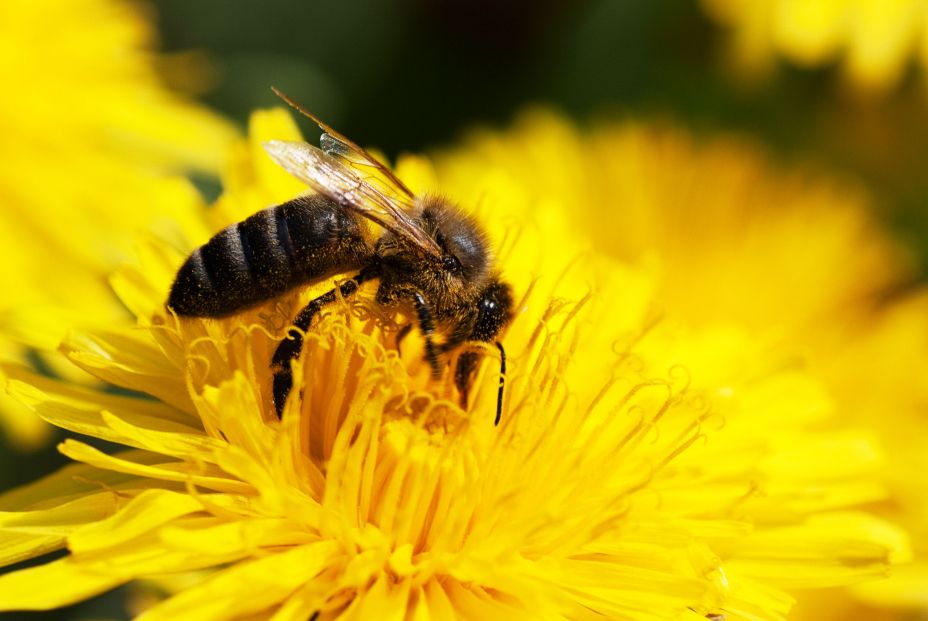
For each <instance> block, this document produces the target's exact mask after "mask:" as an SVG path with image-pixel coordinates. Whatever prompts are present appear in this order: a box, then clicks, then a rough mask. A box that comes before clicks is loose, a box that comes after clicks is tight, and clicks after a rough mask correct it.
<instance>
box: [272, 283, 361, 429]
mask: <svg viewBox="0 0 928 621" xmlns="http://www.w3.org/2000/svg"><path fill="white" fill-rule="evenodd" d="M377 275H378V274H377V273H376V272H375V271H374V270H362V271H361V273H359V274H358V275H357V276H354V277H352V278H351V279H350V280H346V281H345V282H344V283H342V284H341V286H340V287H338V289H332V290H330V291H328V292H326V293H324V294H322V295H320V296H319V297H318V298H315V299H313V300H311V301H310V302H309V304H307V305H306V306H305V307H303V310H301V311H300V314H299V315H297V316H296V319H294V320H293V326H292V327H291V328H290V329H289V330H288V331H287V335H286V337H284V340H282V341H281V342H280V343H279V344H278V345H277V349H276V350H275V351H274V357H273V358H272V359H271V370H272V371H273V372H274V390H273V394H274V409H275V410H277V417H278V418H280V417H281V415H282V413H283V411H284V404H285V403H286V402H287V395H289V394H290V389H291V388H292V387H293V369H292V368H291V365H290V363H291V362H292V361H293V359H294V358H296V357H297V356H299V355H300V351H301V350H302V349H303V333H305V332H306V331H307V330H309V326H310V324H311V323H312V321H313V317H315V316H316V313H318V312H319V311H320V310H321V309H322V307H324V306H325V305H327V304H331V303H332V302H334V301H335V300H336V299H337V296H336V291H337V292H338V293H339V294H341V296H342V297H343V298H347V297H348V296H350V295H351V294H353V293H354V292H355V291H357V290H358V287H359V286H360V285H361V283H363V282H365V281H367V280H370V279H372V278H376V277H377Z"/></svg>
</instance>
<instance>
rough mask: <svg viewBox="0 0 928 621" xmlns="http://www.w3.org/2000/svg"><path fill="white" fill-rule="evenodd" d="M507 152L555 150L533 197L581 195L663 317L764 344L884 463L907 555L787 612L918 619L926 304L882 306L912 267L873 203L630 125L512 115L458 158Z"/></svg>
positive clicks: (596, 232)
mask: <svg viewBox="0 0 928 621" xmlns="http://www.w3.org/2000/svg"><path fill="white" fill-rule="evenodd" d="M538 136H545V137H546V139H545V146H544V148H543V149H542V148H539V147H538V143H539V139H538ZM518 150H522V151H523V152H524V153H529V154H532V153H534V154H537V155H536V156H535V157H532V158H531V159H529V160H528V161H527V162H526V161H525V160H524V158H523V164H524V165H526V166H530V167H535V168H536V169H537V168H539V167H541V166H545V165H546V164H547V163H548V159H547V155H546V154H547V153H558V154H559V157H558V160H557V164H556V165H555V164H553V163H551V164H549V165H548V168H547V169H546V170H545V173H544V174H541V175H540V176H539V178H540V179H543V180H545V183H546V185H545V187H544V191H546V192H549V193H550V192H554V191H556V190H557V189H558V188H560V191H561V193H562V197H563V200H567V197H568V196H570V195H571V193H574V192H583V194H582V195H581V196H582V200H579V201H578V202H577V204H578V205H580V206H581V207H582V209H580V210H578V212H577V221H578V222H581V223H585V224H587V225H588V227H587V234H588V236H589V238H590V239H591V240H592V241H593V242H594V244H595V246H596V248H597V249H598V250H600V251H602V252H606V253H608V254H609V255H611V256H613V257H615V258H617V259H620V260H622V261H623V262H629V263H633V264H638V265H642V266H645V267H646V268H647V269H649V270H650V271H651V272H652V273H653V274H655V288H656V290H657V297H658V298H659V299H660V300H661V301H662V303H663V304H664V306H665V308H666V311H667V313H668V315H670V316H673V317H676V318H677V319H678V320H680V321H685V322H687V323H688V324H689V325H693V326H702V327H704V328H710V327H712V326H715V325H719V324H720V323H721V324H725V325H729V326H732V325H733V326H738V327H739V328H740V329H742V330H745V331H748V332H749V333H750V334H752V335H754V336H755V337H756V338H759V339H760V340H761V341H762V342H767V343H771V344H775V345H776V347H777V349H778V351H779V352H780V355H782V356H783V358H784V359H789V360H791V361H792V362H791V363H792V364H794V365H796V366H799V367H801V368H802V369H803V370H804V371H805V372H806V373H808V374H809V375H811V376H812V377H814V378H815V379H816V380H818V381H819V382H820V383H821V384H822V385H823V386H824V387H825V389H826V390H827V394H828V395H829V397H830V398H831V399H832V400H833V402H834V404H833V410H832V411H833V413H834V416H832V417H829V418H827V419H825V420H827V421H828V423H827V424H829V425H831V426H834V427H836V428H849V427H851V426H859V427H862V428H865V429H867V430H868V433H869V434H870V435H871V436H872V439H873V440H875V441H877V442H878V445H879V447H880V448H879V452H880V453H882V454H884V455H887V456H891V459H890V458H887V459H884V460H882V461H881V465H880V467H879V474H880V478H881V480H882V481H883V482H884V484H885V485H886V486H887V488H888V489H889V490H890V493H891V495H890V497H889V498H887V499H886V500H885V501H883V502H881V503H880V504H879V506H878V510H879V512H880V513H881V514H882V515H885V516H889V517H891V518H892V520H893V521H895V522H896V523H900V524H904V525H905V527H906V529H907V530H908V531H909V532H910V533H911V536H912V543H913V544H914V549H915V553H916V554H915V559H914V561H913V562H911V563H908V564H905V565H901V566H898V567H896V568H894V571H893V575H892V577H891V578H890V579H888V580H882V581H879V582H873V583H868V584H866V585H864V586H860V587H857V588H855V589H854V595H855V596H857V600H856V602H855V599H854V598H853V597H851V596H849V594H848V592H847V591H841V592H837V593H830V594H827V595H824V594H816V595H815V596H811V597H809V596H807V597H804V598H803V599H802V600H801V603H802V606H800V607H799V608H798V610H797V612H798V613H800V615H799V618H805V617H806V616H808V618H816V619H821V618H823V617H829V616H830V618H848V617H851V616H857V617H863V616H866V615H868V614H870V612H872V606H875V605H876V606H881V607H895V608H901V609H903V610H906V609H919V610H924V609H925V608H926V606H928V601H926V599H925V596H924V589H923V585H924V584H925V583H926V581H928V532H926V531H925V525H926V524H928V506H926V505H925V498H924V494H923V489H924V486H923V484H922V481H921V477H920V473H921V472H924V471H925V468H928V463H925V453H924V451H922V450H921V447H922V446H924V444H925V442H926V441H928V438H925V427H924V416H923V410H924V404H925V403H926V401H928V378H926V377H925V375H924V373H923V370H924V369H925V368H926V366H928V356H926V354H928V352H926V348H925V346H924V344H925V343H926V342H928V319H926V318H928V298H926V296H925V293H924V291H922V290H918V291H916V292H913V293H911V294H908V295H905V296H901V297H900V296H899V295H898V294H896V295H895V299H894V300H893V301H890V300H888V299H887V292H893V291H898V290H900V285H903V284H905V283H907V282H908V281H909V279H910V276H911V267H912V264H911V261H910V259H911V257H910V256H909V253H907V252H906V251H905V250H903V249H901V248H899V246H898V244H896V243H895V242H894V241H893V240H892V239H891V238H890V237H889V236H888V235H887V234H886V233H885V232H884V231H882V230H881V228H880V227H879V226H878V225H877V223H876V222H874V219H873V216H872V213H873V211H874V209H873V204H872V199H871V198H869V197H868V196H867V194H866V193H865V192H864V191H863V190H862V189H861V188H860V187H857V186H855V185H854V184H852V183H849V182H847V181H844V182H837V181H835V180H829V179H824V178H822V176H821V175H820V174H813V173H810V172H808V171H791V172H789V173H786V172H783V171H776V172H774V171H775V167H774V166H772V165H771V164H770V162H769V161H767V160H766V159H765V157H764V156H763V154H761V153H760V152H759V151H758V149H757V148H756V147H754V146H752V145H751V144H749V143H746V142H744V141H742V140H737V139H731V138H729V139H724V140H722V139H714V140H712V141H710V142H708V143H705V144H698V143H697V142H696V141H694V140H693V139H692V138H690V137H688V136H686V135H684V134H682V133H681V132H678V131H674V130H671V129H669V128H659V129H655V128H650V129H643V128H641V127H637V126H632V125H623V126H616V125H613V126H607V127H602V128H600V130H599V131H597V132H596V133H595V134H594V135H593V136H591V137H590V138H589V139H586V140H582V139H579V138H578V137H577V135H576V133H575V132H574V130H573V129H572V128H571V127H570V126H568V125H566V124H565V123H564V122H563V121H562V120H560V119H558V118H556V117H553V116H552V115H550V114H544V113H535V114H531V115H527V116H526V117H524V118H523V119H522V122H521V124H520V127H519V128H518V129H517V130H516V131H514V132H512V134H511V135H510V136H508V137H507V138H506V139H505V140H503V139H501V138H500V137H498V136H482V137H481V136H478V137H476V138H475V139H474V140H472V141H471V143H470V144H469V145H468V148H467V149H463V150H461V152H460V154H458V155H457V156H456V157H457V158H458V159H461V158H462V157H463V158H467V160H468V162H469V164H468V166H469V168H470V170H473V171H477V170H479V169H480V168H481V167H487V168H488V169H491V170H494V169H499V167H501V166H505V165H507V164H511V159H512V158H511V157H508V156H507V154H508V153H510V152H512V151H518ZM461 154H463V155H461ZM458 165H462V164H460V163H459V164H458ZM559 171H566V172H559ZM577 179H580V181H579V182H578V181H576V180H577ZM550 180H553V181H550ZM642 180H656V181H652V182H644V183H643V182H642ZM549 181H550V183H549Z"/></svg>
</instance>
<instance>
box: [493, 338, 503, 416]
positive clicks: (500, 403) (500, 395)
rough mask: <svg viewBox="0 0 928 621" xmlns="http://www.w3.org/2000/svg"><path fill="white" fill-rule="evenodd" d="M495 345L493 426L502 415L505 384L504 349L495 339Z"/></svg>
mask: <svg viewBox="0 0 928 621" xmlns="http://www.w3.org/2000/svg"><path fill="white" fill-rule="evenodd" d="M496 347H497V348H498V349H499V393H497V395H496V421H494V423H493V426H494V427H495V426H498V425H499V419H500V418H502V416H503V388H504V387H505V385H506V350H505V349H503V344H502V343H500V342H499V341H496Z"/></svg>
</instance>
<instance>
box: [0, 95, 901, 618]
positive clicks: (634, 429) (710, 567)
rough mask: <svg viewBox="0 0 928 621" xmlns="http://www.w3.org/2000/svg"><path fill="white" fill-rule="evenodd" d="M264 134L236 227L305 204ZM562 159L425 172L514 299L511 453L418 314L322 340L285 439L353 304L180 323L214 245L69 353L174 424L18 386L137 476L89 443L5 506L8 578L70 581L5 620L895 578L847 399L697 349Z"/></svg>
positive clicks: (744, 601)
mask: <svg viewBox="0 0 928 621" xmlns="http://www.w3.org/2000/svg"><path fill="white" fill-rule="evenodd" d="M251 135H252V138H251V140H250V141H249V142H248V143H247V144H243V145H241V146H239V147H238V148H237V150H236V156H235V157H234V158H233V160H234V162H235V165H234V166H233V167H232V169H231V170H230V174H229V178H228V179H227V192H226V194H225V195H224V197H223V199H222V200H221V201H220V204H219V205H218V208H217V209H216V210H214V211H210V212H208V213H207V214H206V215H205V217H208V218H211V219H213V226H214V228H218V227H219V226H222V225H224V224H227V223H228V222H234V221H236V220H239V219H241V218H242V217H244V216H245V215H248V214H250V213H252V212H254V211H255V210H257V209H259V208H262V207H265V206H267V205H268V204H269V203H274V202H278V201H280V200H283V199H286V198H289V197H291V196H292V195H293V193H294V192H298V191H301V190H302V188H299V187H296V186H295V184H294V182H293V180H292V179H289V178H288V177H287V176H286V175H285V174H284V173H282V171H280V170H278V169H276V168H274V167H273V166H271V165H270V164H269V161H268V160H267V158H266V157H265V156H264V155H263V154H261V152H260V146H259V145H260V144H261V142H262V141H263V140H266V139H269V138H274V139H291V140H292V139H298V138H299V136H298V133H297V132H296V130H295V128H294V126H293V125H292V121H291V120H290V119H289V117H287V116H286V115H284V114H283V113H281V112H279V111H277V112H272V113H261V114H257V115H256V116H255V117H254V119H253V122H252V132H251ZM557 138H558V137H557V136H555V135H552V134H550V133H546V132H540V133H538V134H536V135H535V136H534V138H531V137H529V136H525V135H513V136H508V137H505V136H503V137H501V136H488V137H485V138H484V143H483V144H484V146H485V147H486V149H485V150H483V151H481V150H475V151H471V150H470V149H463V150H459V151H456V152H451V153H449V154H446V155H445V156H442V157H440V158H438V160H437V161H436V163H435V165H433V162H432V161H430V160H427V159H424V158H419V157H408V158H405V159H404V160H402V161H401V162H400V164H399V165H398V173H399V174H400V175H401V176H402V177H403V178H404V180H406V181H407V182H408V183H409V184H410V185H411V187H413V188H414V189H415V190H417V192H420V193H421V192H427V191H441V192H443V193H446V194H448V195H449V196H452V197H454V198H455V199H459V200H460V201H461V203H462V204H463V205H469V206H472V207H473V210H474V215H475V216H476V217H477V218H478V219H479V220H480V221H481V222H482V223H484V225H485V226H486V228H487V230H488V233H489V235H490V236H491V238H492V239H493V241H494V242H495V247H496V248H497V249H498V259H499V264H500V266H501V267H502V269H503V276H504V277H505V278H506V279H507V280H508V281H509V282H511V283H512V285H513V287H514V290H515V292H516V298H517V300H518V303H517V306H516V309H517V314H516V317H515V319H514V321H513V323H512V325H511V326H510V327H509V329H508V331H507V332H506V333H505V335H504V341H505V344H506V348H507V352H508V354H509V358H510V366H509V369H508V373H507V378H506V386H507V390H506V394H505V408H504V412H503V418H502V421H501V423H500V425H499V426H498V427H497V426H494V424H493V418H494V415H495V405H496V389H497V386H498V381H499V380H498V366H497V364H498V359H497V360H494V357H495V356H496V355H497V354H496V353H495V350H490V348H485V349H481V350H480V351H483V352H484V354H485V358H486V359H487V360H486V363H485V364H484V365H483V366H482V368H481V370H480V372H479V374H478V377H477V379H476V382H475V385H474V389H473V394H472V399H471V402H470V404H469V407H468V408H467V410H466V411H463V410H462V409H461V408H460V407H459V406H458V404H457V396H456V392H455V389H454V386H453V381H452V379H451V378H450V377H448V376H449V375H450V373H446V374H445V377H443V378H442V379H439V380H434V379H432V378H431V373H430V370H429V368H428V365H427V364H425V363H424V362H423V361H422V356H421V353H422V352H421V344H419V345H416V343H415V342H414V339H412V337H410V342H409V343H407V342H406V341H404V342H403V347H402V348H399V347H398V346H397V342H396V341H397V331H398V329H399V327H400V326H401V325H403V324H404V322H405V318H404V317H403V314H402V313H400V314H398V315H394V314H392V313H388V312H386V311H385V309H383V308H382V307H380V306H377V305H376V304H374V303H372V301H371V299H370V295H369V292H368V294H365V293H364V292H363V291H362V293H361V294H360V295H359V296H358V297H357V298H352V299H349V300H340V301H339V302H338V303H337V304H336V305H335V306H333V307H332V308H331V309H329V311H328V312H326V313H323V314H322V316H321V317H320V318H319V321H318V323H317V324H316V325H315V326H313V327H312V328H311V329H310V330H309V332H308V333H307V335H306V338H305V347H304V352H303V355H302V356H301V358H300V359H299V360H298V361H297V362H296V363H295V365H294V382H295V383H294V390H293V392H292V395H291V399H290V400H289V401H288V403H287V406H286V408H285V410H284V413H283V417H282V419H281V420H278V418H277V416H276V413H275V410H274V406H273V404H272V402H271V370H270V364H269V362H270V359H271V355H272V353H273V351H274V349H275V347H276V344H277V343H278V341H279V340H280V339H281V338H282V336H283V334H284V331H285V328H286V326H287V324H288V323H289V322H290V321H291V319H292V317H293V314H294V312H295V311H296V309H298V308H299V306H300V303H301V302H305V301H306V300H307V299H309V298H310V296H312V295H314V294H315V293H316V289H324V288H328V287H330V286H331V283H320V284H319V285H318V286H317V287H311V288H309V290H306V291H295V292H293V293H291V294H288V295H285V296H281V297H280V298H279V299H275V300H272V301H270V302H268V303H266V304H264V305H262V306H260V307H258V308H256V309H253V310H251V311H247V312H243V313H241V314H240V315H236V316H234V317H231V318H228V319H222V320H199V319H185V320H178V319H177V318H176V317H175V316H173V315H170V314H167V313H166V311H165V310H164V307H163V303H164V299H165V297H166V295H167V291H168V288H169V286H170V283H171V280H172V277H173V274H174V273H175V271H176V269H177V268H178V266H179V264H180V263H181V261H182V260H183V258H184V252H187V251H189V250H191V249H192V248H193V247H194V245H195V244H197V243H202V242H203V241H205V239H190V240H189V241H188V244H187V246H186V247H184V248H182V249H180V250H178V249H175V248H173V247H171V246H170V245H168V244H166V243H164V242H160V241H157V240H154V239H148V240H147V241H145V242H144V243H143V244H141V254H140V259H139V264H138V265H136V266H133V267H127V268H124V269H122V270H121V271H120V272H118V273H117V275H116V276H114V278H113V284H114V287H115V289H116V291H117V292H118V293H119V295H120V298H121V299H122V300H123V302H124V303H125V304H126V305H127V307H128V308H130V309H131V310H132V311H133V312H134V313H135V315H136V317H137V319H138V325H137V326H135V327H131V328H130V327H121V326H118V325H116V326H112V325H111V326H97V327H91V328H79V329H76V330H74V331H72V332H71V334H70V335H69V337H68V338H67V339H66V340H65V341H64V342H63V343H62V346H61V349H62V352H63V353H64V354H65V355H66V356H67V358H68V359H69V360H70V361H71V362H73V363H74V364H76V365H77V366H79V367H80V368H82V369H84V370H86V371H88V372H89V373H91V374H93V375H95V376H96V377H99V378H100V379H103V380H105V381H107V382H109V383H112V384H115V385H117V386H122V387H125V388H128V389H130V390H134V391H140V392H144V393H147V394H148V395H151V396H153V397H154V399H138V398H134V397H131V396H124V395H121V394H120V395H117V394H112V393H109V392H99V391H96V390H94V389H92V388H86V387H76V386H74V385H71V384H68V383H66V382H62V381H58V380H53V379H49V378H44V377H37V376H34V375H33V374H30V373H29V372H27V371H22V370H19V371H18V372H17V373H18V374H17V375H16V377H14V379H13V381H12V382H11V383H10V387H9V389H10V391H11V393H12V394H14V395H15V396H16V397H17V398H19V399H22V400H23V401H24V402H26V403H27V404H29V405H30V407H32V408H33V409H34V410H35V411H36V412H37V413H38V414H39V416H41V417H42V418H44V419H45V420H47V421H49V422H52V423H53V424H55V425H58V426H60V427H63V428H65V429H69V430H71V431H74V432H77V433H81V434H83V435H86V436H93V437H97V438H101V439H104V440H107V441H109V442H114V443H117V444H119V445H123V446H125V447H126V450H124V451H122V452H117V453H113V454H107V453H104V452H102V451H100V450H99V449H96V448H94V447H93V446H91V445H89V444H87V443H85V442H82V441H80V440H67V441H65V442H64V443H63V444H62V445H61V447H60V448H61V451H62V452H63V453H64V454H66V455H67V456H69V457H71V458H72V459H74V460H75V461H76V462H78V463H76V464H74V465H72V466H69V467H67V468H65V469H64V470H62V471H61V472H59V473H57V474H54V475H51V476H50V477H48V478H46V479H44V480H41V481H38V482H36V483H34V484H31V485H28V486H25V487H23V488H20V489H18V490H14V491H11V492H8V493H7V494H5V495H3V496H2V497H0V510H2V511H3V512H2V513H0V541H2V545H0V561H2V562H3V563H12V562H16V561H20V560H23V559H26V558H31V557H35V556H37V555H40V554H43V553H45V552H49V551H51V550H56V549H61V548H67V550H68V552H69V554H68V555H67V556H65V557H63V558H60V559H58V560H53V561H50V562H46V563H44V564H39V565H36V566H34V567H31V568H28V569H20V570H18V571H14V572H11V573H7V574H5V575H3V576H0V609H3V610H15V609H48V608H54V607H57V606H62V605H66V604H69V603H72V602H75V601H78V600H81V599H83V598H86V597H89V596H92V595H94V594H96V593H100V592H102V591H105V590H107V589H110V588H112V587H114V586H116V585H119V584H123V583H125V582H128V581H131V580H135V579H139V578H145V577H148V576H154V575H161V574H165V573H173V572H188V571H193V570H209V574H208V577H206V578H205V579H203V580H202V581H201V582H199V583H196V584H191V585H188V586H186V587H185V588H183V589H182V590H180V591H179V592H178V593H176V594H175V595H173V596H172V597H170V598H169V599H167V600H165V601H164V602H161V603H159V604H157V605H155V606H154V607H152V608H151V609H149V610H147V611H146V612H144V613H143V614H142V615H141V616H140V617H139V618H140V619H143V620H144V621H157V620H159V619H171V620H176V619H186V618H189V619H197V620H201V619H231V618H267V619H274V620H275V621H281V620H284V619H300V620H304V619H307V618H318V619H335V618H339V619H367V618H383V619H453V618H473V619H495V618H501V617H502V616H503V615H506V616H507V617H512V618H522V619H546V618H551V619H562V618H569V619H586V618H630V619H671V618H673V619H678V618H691V619H693V620H694V621H695V620H697V619H702V618H706V617H710V618H720V617H719V616H720V615H724V616H726V617H727V618H730V619H779V618H783V615H784V614H785V613H786V612H787V611H788V609H789V608H790V605H791V602H792V598H791V596H790V595H789V594H788V592H789V591H791V590H793V589H797V588H803V587H828V586H837V585H843V584H848V583H851V582H858V581H862V580H867V579H870V578H875V577H880V576H883V575H885V572H886V571H887V569H888V567H889V565H890V563H891V562H892V561H893V560H895V559H896V558H903V557H904V556H905V554H906V553H907V546H906V541H905V536H904V534H903V533H901V532H900V531H899V530H897V529H896V528H895V527H893V526H891V525H890V524H888V523H887V522H884V521H881V520H880V519H878V518H876V517H875V516H872V515H869V514H868V513H866V512H864V511H863V510H862V509H861V507H862V506H863V505H864V504H866V503H873V502H876V501H879V500H881V499H883V498H885V493H886V492H885V490H884V489H883V488H882V487H881V486H880V485H879V484H878V483H876V481H875V480H874V478H873V477H872V471H873V470H874V469H875V468H876V467H878V465H879V460H880V456H879V455H878V454H877V453H876V452H875V450H874V447H873V445H872V444H871V442H870V441H869V438H868V436H867V434H866V433H862V432H858V431H854V430H852V429H844V430H834V429H830V428H829V427H828V426H827V425H825V424H824V423H825V422H826V421H828V420H829V419H830V417H832V416H833V415H834V411H833V409H834V407H835V403H834V401H833V400H832V398H831V396H830V395H829V394H828V392H827V390H826V389H825V387H824V386H823V385H822V384H821V383H819V382H817V381H815V379H814V378H812V377H810V376H809V375H808V374H807V373H805V371H804V370H803V369H802V368H801V367H798V366H796V365H794V364H790V361H789V359H788V358H785V357H783V356H781V355H780V352H778V351H777V350H776V348H775V347H772V346H771V345H770V343H767V342H763V341H759V340H758V339H754V338H752V337H751V335H750V334H749V332H748V331H747V330H745V329H743V328H741V327H739V326H738V325H736V324H735V323H733V322H724V321H723V322H720V323H719V324H717V325H713V326H708V327H701V328H697V329H691V328H688V327H687V326H686V325H685V324H684V323H682V322H680V321H678V320H677V319H675V318H674V317H673V316H672V315H670V314H669V313H666V312H664V311H663V310H662V305H661V303H660V302H659V298H658V297H657V295H656V292H657V290H658V288H659V279H658V274H657V273H656V272H655V270H654V269H653V268H652V267H649V266H647V265H635V264H634V263H631V262H620V261H617V260H614V259H611V258H609V257H608V256H606V255H604V254H603V253H599V252H591V251H590V247H589V243H588V239H587V237H588V236H587V234H586V232H585V230H584V229H583V227H582V226H578V225H577V214H578V210H580V209H582V207H580V206H579V205H578V202H577V201H578V200H581V199H583V198H584V196H582V195H578V194H577V193H576V192H571V191H569V190H570V189H571V187H573V188H574V189H576V190H582V188H583V185H582V181H583V180H584V176H583V170H582V168H579V167H577V166H576V165H577V164H579V163H580V161H579V160H577V159H573V158H572V157H571V154H570V153H560V152H559V151H556V150H551V147H552V146H555V145H557V142H558V140H557ZM577 139H578V138H577ZM578 140H579V139H578ZM654 147H655V148H659V144H655V145H654ZM562 157H564V159H563V161H562ZM480 160H483V164H482V165H480V166H475V165H474V164H475V163H476V162H478V161H480ZM560 164H563V165H564V166H563V167H562V166H561V165H560ZM573 175H576V176H573ZM654 181H655V180H654V179H639V183H641V184H642V185H650V184H651V183H654ZM658 182H659V178H658ZM614 205H615V208H616V209H620V208H621V205H618V204H614ZM452 363H453V361H452ZM823 455H827V456H828V459H827V460H823V459H822V456H823Z"/></svg>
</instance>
